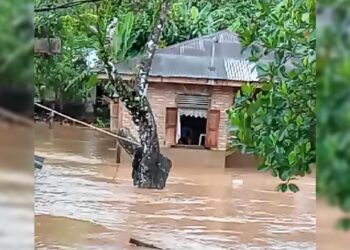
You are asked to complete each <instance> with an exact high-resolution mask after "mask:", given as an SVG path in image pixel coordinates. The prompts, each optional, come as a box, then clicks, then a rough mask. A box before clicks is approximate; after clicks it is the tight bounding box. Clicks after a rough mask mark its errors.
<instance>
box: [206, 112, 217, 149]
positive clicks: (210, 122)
mask: <svg viewBox="0 0 350 250" xmlns="http://www.w3.org/2000/svg"><path fill="white" fill-rule="evenodd" d="M219 126H220V110H213V109H212V110H209V111H208V116H207V133H206V136H205V147H207V148H217V147H218V138H219Z"/></svg>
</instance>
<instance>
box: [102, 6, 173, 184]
mask: <svg viewBox="0 0 350 250" xmlns="http://www.w3.org/2000/svg"><path fill="white" fill-rule="evenodd" d="M169 4H170V0H163V1H162V3H161V8H160V13H159V18H158V21H157V23H156V26H155V28H154V31H153V33H152V35H151V37H150V39H149V41H148V43H147V46H146V56H145V58H144V59H143V60H142V62H141V65H140V69H139V72H138V75H137V78H136V84H135V86H134V87H130V86H129V85H127V84H125V83H124V82H123V80H122V79H121V77H120V76H119V75H118V73H117V71H116V69H115V67H114V63H113V62H111V61H110V60H109V58H108V55H107V54H106V53H104V58H103V60H104V62H105V66H106V73H107V75H108V78H109V80H110V81H111V83H112V84H113V85H114V87H115V89H116V92H117V94H118V95H119V100H120V101H121V102H122V103H123V104H124V106H125V107H126V108H127V109H128V110H129V112H130V114H131V116H132V119H133V122H134V124H135V125H136V126H137V127H138V133H139V137H140V144H141V146H140V147H137V148H135V147H130V146H126V144H125V143H123V142H120V144H121V146H122V147H123V148H124V149H125V150H126V151H127V152H129V153H130V152H132V154H133V164H132V165H133V175H132V176H133V179H134V185H137V186H138V187H140V188H156V189H163V188H164V187H165V185H166V180H167V178H168V175H169V172H170V169H171V161H170V159H169V158H167V157H165V156H163V155H162V154H161V153H160V147H159V141H158V134H157V125H156V122H155V120H154V116H153V113H152V108H151V106H150V103H149V101H148V99H147V87H148V75H149V72H150V69H151V65H152V60H153V57H154V54H155V51H156V49H157V44H158V43H159V40H160V37H161V34H162V32H163V28H164V23H165V18H166V14H167V10H168V8H169ZM110 33H111V32H110V31H109V32H107V34H110ZM101 44H102V43H101ZM105 51H106V50H104V52H105ZM125 146H126V147H125Z"/></svg>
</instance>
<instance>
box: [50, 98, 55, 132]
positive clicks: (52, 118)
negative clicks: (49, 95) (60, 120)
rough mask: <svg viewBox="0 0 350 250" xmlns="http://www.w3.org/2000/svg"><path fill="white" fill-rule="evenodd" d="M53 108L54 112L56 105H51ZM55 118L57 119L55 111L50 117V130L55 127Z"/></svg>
mask: <svg viewBox="0 0 350 250" xmlns="http://www.w3.org/2000/svg"><path fill="white" fill-rule="evenodd" d="M51 108H52V109H53V110H55V104H52V105H51ZM54 117H55V113H54V112H53V111H51V113H50V117H49V128H50V129H52V127H53V122H54Z"/></svg>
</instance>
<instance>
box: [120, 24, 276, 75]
mask: <svg viewBox="0 0 350 250" xmlns="http://www.w3.org/2000/svg"><path fill="white" fill-rule="evenodd" d="M215 38H216V41H217V42H214V39H215ZM213 45H215V49H214V57H212V53H213ZM241 51H242V47H241V44H240V42H239V39H238V36H237V35H236V34H235V33H233V32H230V31H227V30H223V31H219V32H217V33H214V34H210V35H207V36H202V37H199V38H195V39H192V40H188V41H185V42H182V43H178V44H175V45H171V46H169V47H166V48H163V49H158V50H157V52H156V54H155V57H154V59H153V62H152V67H151V72H150V75H151V76H162V77H189V78H205V79H222V80H237V81H257V80H258V74H257V71H256V69H255V64H254V63H251V62H249V61H248V60H247V56H248V53H249V51H246V53H244V54H241ZM212 58H213V60H212ZM264 59H265V60H266V59H270V58H264ZM139 62H140V59H139V58H133V59H130V60H127V61H125V62H123V63H120V64H118V66H117V70H118V72H119V73H122V74H131V73H135V68H136V65H137V64H138V63H139ZM211 66H213V67H211Z"/></svg>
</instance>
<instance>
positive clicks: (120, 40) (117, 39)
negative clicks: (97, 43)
mask: <svg viewBox="0 0 350 250" xmlns="http://www.w3.org/2000/svg"><path fill="white" fill-rule="evenodd" d="M134 23H135V15H134V14H133V13H132V12H128V13H127V14H126V15H124V16H122V17H121V18H120V20H119V21H118V24H117V27H116V30H115V33H114V37H113V42H112V48H113V50H112V56H113V57H114V59H115V60H116V61H117V62H120V61H122V60H124V59H125V58H126V56H127V53H128V52H129V51H130V49H131V48H132V46H133V44H134V43H135V37H136V35H135V33H133V32H132V31H133V27H134Z"/></svg>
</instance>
